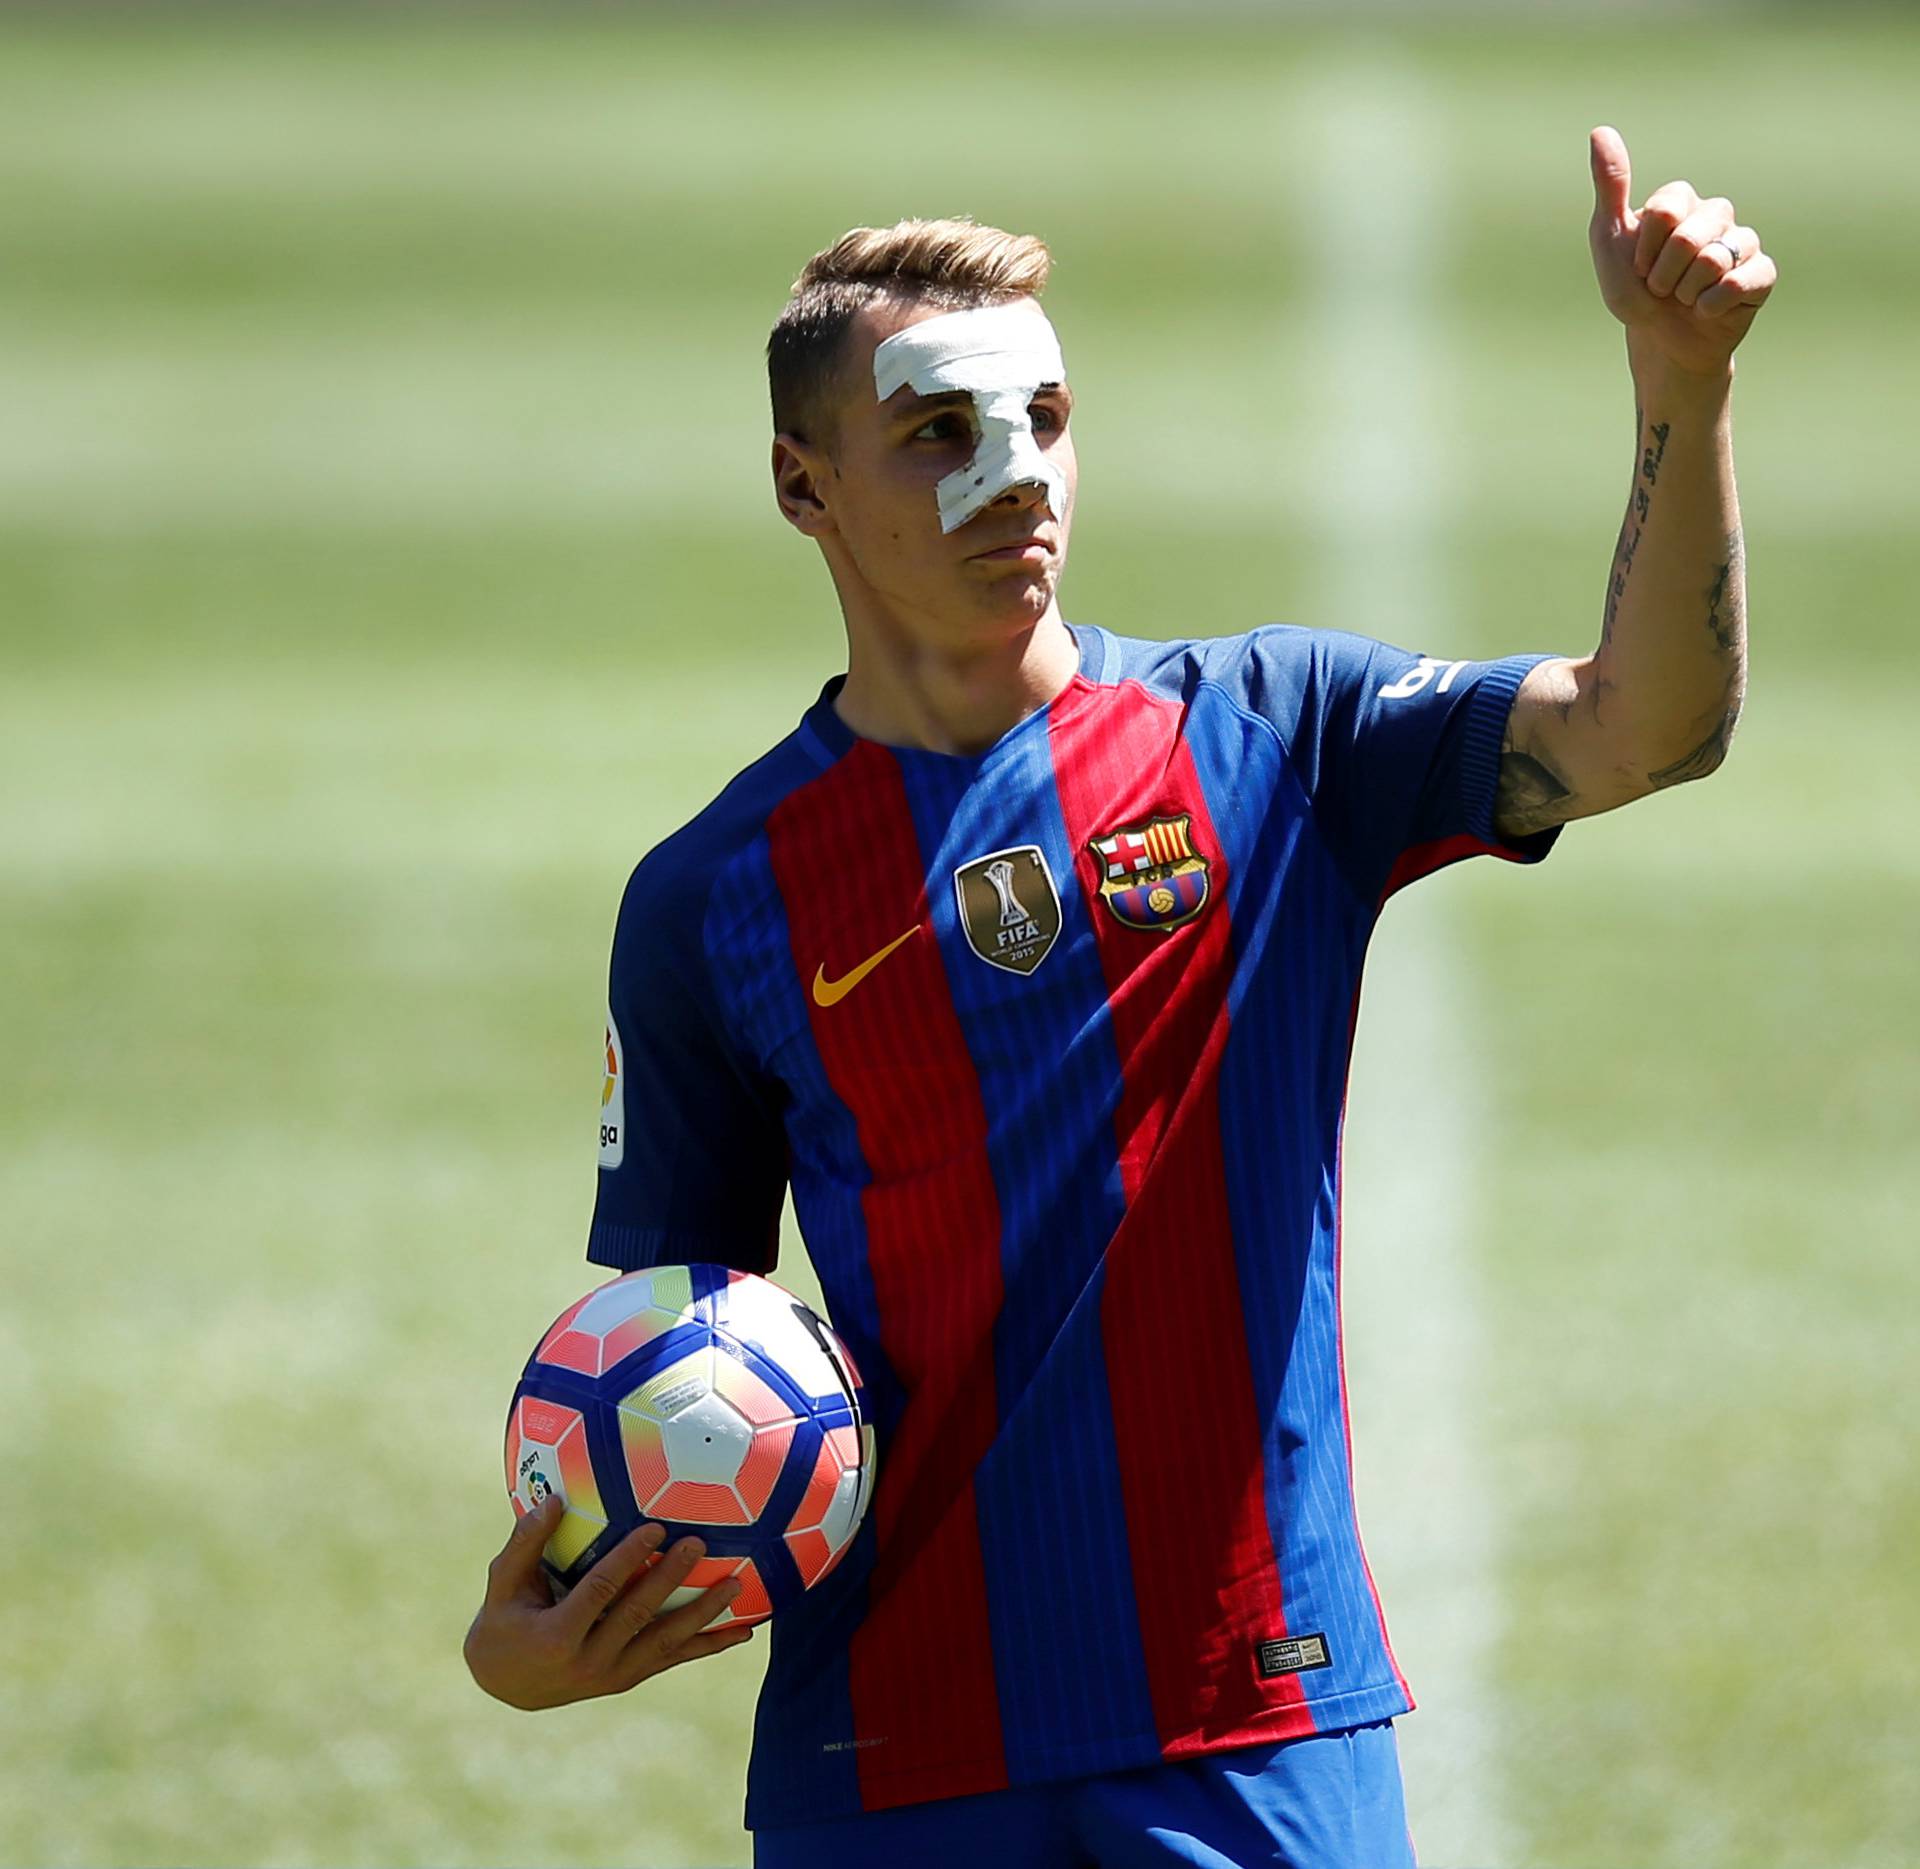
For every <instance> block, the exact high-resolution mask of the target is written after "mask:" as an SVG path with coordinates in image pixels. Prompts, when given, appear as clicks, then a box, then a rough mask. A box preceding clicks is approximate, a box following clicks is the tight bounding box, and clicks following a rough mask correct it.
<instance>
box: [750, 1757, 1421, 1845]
mask: <svg viewBox="0 0 1920 1869" xmlns="http://www.w3.org/2000/svg"><path fill="white" fill-rule="evenodd" d="M753 1863H754V1869H981V1866H982V1865H988V1866H990V1869H1172V1865H1174V1864H1176V1863H1185V1864H1198V1865H1201V1866H1202V1869H1250V1866H1251V1865H1254V1864H1261V1865H1267V1866H1269V1869H1414V1861H1413V1844H1412V1841H1411V1840H1410V1839H1409V1837H1408V1835H1407V1813H1406V1805H1405V1802H1404V1800H1403V1798H1402V1796H1401V1790H1400V1755H1399V1751H1398V1749H1397V1748H1396V1747H1395V1745H1394V1738H1393V1723H1392V1721H1390V1720H1383V1721H1381V1722H1380V1723H1379V1724H1378V1725H1376V1726H1359V1727H1355V1728H1354V1729H1353V1730H1352V1731H1351V1732H1345V1733H1321V1734H1317V1735H1315V1736H1314V1737H1312V1738H1310V1739H1288V1740H1283V1741H1281V1742H1280V1743H1279V1744H1277V1745H1271V1746H1246V1747H1240V1748H1236V1749H1235V1750H1233V1751H1230V1752H1214V1753H1209V1754H1208V1755H1207V1756H1206V1757H1204V1758H1198V1759H1183V1760H1181V1761H1180V1762H1179V1763H1178V1764H1174V1765H1148V1766H1143V1767H1141V1768H1140V1769H1139V1770H1138V1771H1131V1772H1109V1773H1107V1774H1106V1775H1105V1776H1104V1777H1100V1778H1068V1779H1062V1780H1061V1781H1060V1782H1059V1783H1057V1784H1046V1785H1027V1786H1022V1787H1020V1788H1018V1789H1015V1790H1011V1791H988V1792H982V1793H981V1794H980V1795H978V1796H977V1797H968V1798H940V1799H938V1800H936V1801H935V1802H933V1803H931V1804H908V1805H903V1806H901V1807H900V1808H899V1809H896V1810H889V1811H868V1812H865V1813H863V1814H861V1815H859V1816H855V1817H831V1818H828V1819H826V1820H825V1821H824V1822H821V1823H811V1824H794V1825H790V1826H785V1827H782V1828H779V1829H772V1830H767V1829H761V1830H756V1831H755V1832H754V1833H753Z"/></svg>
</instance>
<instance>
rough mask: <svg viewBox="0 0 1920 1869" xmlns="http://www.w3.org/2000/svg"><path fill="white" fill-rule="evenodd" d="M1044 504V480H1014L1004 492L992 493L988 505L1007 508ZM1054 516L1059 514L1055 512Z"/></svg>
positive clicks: (1045, 497) (1045, 496) (994, 508)
mask: <svg viewBox="0 0 1920 1869" xmlns="http://www.w3.org/2000/svg"><path fill="white" fill-rule="evenodd" d="M1046 505H1047V486H1046V482H1045V481H1041V480H1016V481H1015V482H1014V483H1013V485H1012V486H1010V487H1009V488H1007V490H1006V491H1005V492H1004V493H998V494H995V495H994V497H993V500H992V502H991V505H990V510H997V509H999V508H1001V507H1007V508H1013V507H1018V506H1041V507H1044V506H1046ZM1048 510H1049V511H1051V508H1049V509H1048ZM1054 517H1055V518H1058V517H1059V515H1058V514H1057V513H1056V514H1055V515H1054Z"/></svg>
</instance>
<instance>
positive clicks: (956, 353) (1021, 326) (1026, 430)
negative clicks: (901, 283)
mask: <svg viewBox="0 0 1920 1869" xmlns="http://www.w3.org/2000/svg"><path fill="white" fill-rule="evenodd" d="M1066 380H1067V366H1066V364H1065V363H1064V362H1063V361H1062V359H1061V356H1060V340H1059V339H1058V338H1057V337H1055V336H1054V334H1053V326H1052V325H1050V324H1049V323H1048V322H1047V317H1046V314H1045V313H1044V312H1043V311H1041V310H1040V309H1039V307H1038V306H1036V305H1035V304H1034V303H1033V302H1032V301H1031V300H1030V299H1029V300H1024V301H1022V302H1021V303H1019V304H1014V305H980V306H976V307H974V308H973V309H971V310H969V311H957V312H948V313H946V314H945V315H944V316H942V317H939V318H928V319H925V320H923V321H922V322H921V323H919V324H915V325H909V326H908V327H907V328H906V329H905V330H904V331H896V332H895V333H894V334H893V336H892V337H890V338H888V339H887V340H886V341H885V342H884V343H883V344H881V345H879V346H878V347H877V348H876V349H875V351H874V353H873V386H874V388H875V390H876V391H878V392H879V396H880V400H881V401H882V402H885V401H886V400H887V398H888V397H889V396H891V395H893V394H894V393H895V392H896V391H898V390H900V389H902V388H911V389H913V390H914V391H915V392H916V393H917V394H919V395H922V396H941V395H947V394H950V393H951V392H952V391H954V390H964V391H965V392H966V393H967V394H968V395H970V396H971V397H972V398H973V407H974V412H975V415H976V416H977V418H978V420H979V425H980V442H979V445H978V446H977V447H976V448H975V449H974V451H973V458H972V459H971V460H970V461H968V463H967V464H966V466H965V467H962V468H959V469H957V470H956V471H955V472H953V473H951V474H948V475H947V476H946V478H945V479H944V480H942V481H941V482H940V484H939V485H938V486H937V487H936V488H935V489H934V492H935V493H936V494H937V495H938V496H939V500H940V530H941V531H942V532H952V531H955V530H956V529H957V528H959V527H961V526H963V525H965V524H966V523H967V521H968V520H969V519H971V518H972V517H973V516H974V514H976V513H978V512H980V511H981V510H982V509H983V508H985V507H986V506H988V505H990V504H991V503H992V502H993V501H994V500H997V499H998V498H999V497H1000V495H1001V494H1003V493H1005V492H1006V490H1007V489H1008V488H1009V487H1021V486H1040V487H1044V488H1045V489H1046V493H1047V505H1048V506H1049V507H1050V508H1051V509H1052V512H1053V516H1054V518H1055V519H1064V518H1065V517H1066V505H1067V477H1066V475H1065V474H1063V473H1062V472H1061V471H1060V469H1059V468H1057V467H1055V466H1054V464H1053V463H1052V462H1051V461H1049V460H1048V459H1047V457H1046V456H1045V455H1044V454H1043V453H1041V451H1040V444H1039V443H1038V442H1037V441H1035V440H1034V437H1033V418H1032V416H1031V415H1030V414H1029V413H1028V405H1029V404H1030V403H1031V402H1032V401H1033V398H1034V392H1035V391H1036V390H1038V389H1039V388H1040V387H1041V385H1042V384H1045V383H1064V382H1065V381H1066Z"/></svg>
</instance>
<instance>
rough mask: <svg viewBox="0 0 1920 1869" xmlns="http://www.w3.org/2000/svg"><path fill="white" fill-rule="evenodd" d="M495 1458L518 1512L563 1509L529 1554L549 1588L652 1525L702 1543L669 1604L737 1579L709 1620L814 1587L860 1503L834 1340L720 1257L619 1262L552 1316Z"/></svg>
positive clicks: (859, 1426) (862, 1490) (863, 1447)
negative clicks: (645, 1265) (559, 1501)
mask: <svg viewBox="0 0 1920 1869" xmlns="http://www.w3.org/2000/svg"><path fill="white" fill-rule="evenodd" d="M506 1453H507V1490H508V1492H509V1493H510V1494H511V1495H512V1496H513V1507H514V1511H515V1512H516V1513H517V1514H520V1515H524V1514H526V1513H528V1512H531V1511H532V1510H533V1509H534V1508H535V1507H536V1506H538V1505H539V1503H540V1502H541V1500H543V1499H544V1498H545V1497H546V1496H547V1494H548V1493H554V1492H557V1493H559V1494H560V1495H561V1496H562V1497H563V1498H564V1499H565V1500H566V1502H567V1509H566V1512H565V1514H564V1515H563V1516H562V1518H561V1520H560V1523H559V1525H558V1527H557V1528H556V1529H555V1531H554V1532H553V1534H552V1535H551V1537H550V1538H549V1539H548V1541H547V1546H546V1551H545V1553H544V1555H543V1559H542V1562H543V1564H544V1566H545V1569H546V1572H547V1575H548V1577H549V1578H550V1579H551V1580H552V1582H553V1585H554V1589H555V1591H556V1593H557V1594H564V1593H565V1592H566V1591H568V1590H570V1589H572V1587H573V1586H574V1585H575V1584H576V1583H577V1582H579V1580H580V1579H581V1577H583V1576H584V1575H585V1574H586V1573H587V1572H588V1571H589V1570H591V1569H592V1568H593V1566H594V1565H595V1564H596V1563H597V1562H598V1561H599V1560H600V1558H601V1557H602V1556H603V1555H605V1553H606V1552H607V1551H609V1550H610V1549H612V1547H613V1546H614V1545H616V1544H618V1543H619V1542H620V1540H621V1539H622V1538H624V1537H625V1536H626V1535H627V1534H628V1533H629V1532H631V1531H633V1530H634V1529H635V1528H636V1527H638V1526H640V1525H644V1524H646V1523H647V1522H648V1521H649V1520H651V1519H657V1520H659V1521H660V1522H661V1523H662V1524H663V1525H664V1526H665V1528H666V1537H665V1539H664V1540H663V1541H662V1544H661V1547H660V1549H661V1551H662V1552H664V1551H665V1550H666V1549H667V1547H668V1546H670V1545H671V1544H672V1543H673V1542H674V1540H675V1539H676V1538H683V1537H686V1536H688V1535H689V1534H693V1535H697V1536H698V1537H699V1538H700V1539H701V1540H702V1541H703V1542H704V1543H705V1545H706V1547H707V1555H706V1556H705V1557H703V1558H702V1559H701V1560H700V1562H699V1563H697V1564H696V1565H695V1566H694V1567H693V1569H692V1570H691V1571H690V1572H689V1573H688V1575H687V1578H686V1581H685V1582H684V1583H683V1584H682V1585H681V1586H680V1588H678V1589H677V1590H675V1591H674V1592H673V1594H672V1595H670V1596H669V1597H668V1598H667V1600H666V1605H665V1607H667V1608H669V1609H672V1608H677V1607H678V1606H679V1605H680V1604H682V1603H690V1602H692V1601H693V1599H694V1598H695V1597H696V1596H698V1595H699V1594H700V1592H701V1591H703V1590H706V1589H709V1588H711V1587H712V1586H713V1585H714V1584H716V1583H719V1582H721V1581H722V1580H723V1579H725V1578H728V1577H736V1576H737V1577H739V1578H740V1580H741V1584H742V1586H743V1587H742V1589H741V1591H740V1594H739V1595H738V1596H737V1597H735V1598H734V1600H733V1601H732V1603H731V1604H729V1605H728V1606H727V1608H726V1609H725V1610H723V1611H722V1612H721V1614H720V1615H719V1616H718V1617H717V1618H716V1619H715V1622H714V1624H713V1625H712V1626H714V1627H724V1626H725V1625H726V1624H728V1623H730V1622H763V1621H765V1619H766V1618H767V1617H769V1616H771V1615H772V1614H773V1613H774V1612H775V1611H776V1610H779V1609H782V1608H784V1607H785V1606H786V1605H787V1604H788V1603H791V1602H793V1601H794V1600H795V1599H796V1598H797V1597H799V1596H800V1595H801V1594H802V1593H803V1592H804V1591H807V1590H810V1589H811V1588H812V1587H813V1586H814V1585H815V1584H817V1583H818V1582H819V1581H820V1579H821V1578H822V1577H824V1576H826V1574H827V1573H828V1572H829V1571H830V1570H832V1569H833V1567H834V1566H835V1565H836V1564H837V1563H839V1561H840V1560H841V1558H842V1557H843V1556H845V1554H846V1551H847V1547H848V1546H849V1545H850V1544H852V1543H853V1538H854V1534H855V1533H856V1532H857V1531H858V1530H859V1529H860V1521H861V1519H862V1518H863V1517H865V1515H866V1510H867V1502H868V1500H870V1499H871V1498H872V1497H873V1477H874V1443H873V1429H872V1427H871V1426H870V1425H869V1424H868V1423H867V1422H866V1421H864V1420H863V1419H862V1414H861V1383H860V1372H859V1371H858V1370H857V1369H856V1368H855V1367H854V1362H853V1358H852V1357H851V1356H849V1355H848V1354H847V1347H846V1345H845V1344H843V1343H842V1342H841V1341H840V1339H839V1337H838V1336H837V1335H836V1334H835V1333H834V1330H833V1327H832V1326H831V1325H830V1324H828V1323H827V1321H826V1320H825V1319H824V1318H822V1317H820V1316H818V1315H816V1314H815V1313H814V1312H813V1311H811V1310H809V1309H808V1307H807V1306H806V1305H805V1304H803V1303H802V1302H801V1301H800V1300H799V1299H798V1298H796V1297H795V1296H794V1295H793V1293H792V1292H790V1291H787V1290H785V1289H783V1288H782V1287H781V1286H778V1285H776V1284H774V1283H773V1282H772V1281H771V1280H770V1279H764V1278H757V1277H755V1276H754V1275H753V1274H752V1273H750V1272H734V1271H731V1270H729V1269H728V1268H727V1267H726V1266H719V1265H670V1266H656V1267H654V1268H652V1269H651V1270H648V1271H644V1272H628V1273H626V1274H624V1275H623V1276H622V1277H619V1278H616V1279H611V1280H609V1281H608V1282H607V1283H606V1284H604V1285H602V1286H600V1287H598V1288H597V1289H596V1290H594V1291H590V1292H589V1293H588V1294H587V1295H586V1296H585V1297H584V1298H582V1299H581V1300H580V1301H579V1302H578V1303H577V1304H574V1305H570V1306H569V1307H568V1308H567V1309H566V1310H565V1311H563V1312H562V1313H561V1314H560V1316H559V1317H558V1318H556V1319H555V1320H554V1322H553V1325H552V1327H551V1328H550V1329H549V1330H548V1331H547V1333H546V1335H545V1336H544V1337H542V1338H541V1339H540V1345H539V1348H538V1349H536V1350H535V1351H534V1353H533V1355H532V1356H531V1357H529V1358H528V1360H527V1367H526V1369H525V1371H524V1372H523V1373H522V1375H521V1377H520V1386H519V1387H518V1388H517V1389H516V1390H515V1391H514V1395H513V1406H512V1408H511V1409H510V1410H509V1411H508V1414H507V1446H506ZM651 1562H653V1563H658V1562H660V1557H659V1556H658V1555H657V1554H656V1556H655V1557H654V1558H653V1559H652V1560H651Z"/></svg>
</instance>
